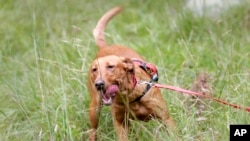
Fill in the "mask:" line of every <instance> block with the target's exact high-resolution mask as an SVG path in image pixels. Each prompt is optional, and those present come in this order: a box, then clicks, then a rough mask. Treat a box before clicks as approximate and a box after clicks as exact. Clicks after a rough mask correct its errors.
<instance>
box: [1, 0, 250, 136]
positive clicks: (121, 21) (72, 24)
mask: <svg viewBox="0 0 250 141" xmlns="http://www.w3.org/2000/svg"><path fill="white" fill-rule="evenodd" d="M182 2H183V1H181V0H179V1H175V0H170V1H167V2H165V1H157V2H155V1H142V0H139V1H132V0H131V1H126V2H125V1H124V2H122V1H120V2H118V1H88V0H83V1H76V0H71V1H67V0H57V1H48V0H45V1H44V0H37V1H33V0H26V1H21V0H20V1H1V2H0V23H1V26H0V37H1V40H0V97H1V99H0V140H6V141H7V140H8V141H15V140H22V141H27V140H68V141H69V140H86V139H87V138H88V136H89V129H90V124H89V117H88V104H89V95H88V93H87V90H86V76H87V70H88V66H89V64H90V63H91V61H92V58H93V56H94V54H95V53H96V46H95V43H94V41H93V37H92V29H93V28H94V26H95V24H96V22H97V20H98V19H99V18H100V16H101V15H102V14H103V13H104V12H106V11H107V10H108V9H110V8H111V7H114V6H116V5H123V6H124V7H125V11H124V12H123V13H121V14H120V15H118V16H117V17H115V18H114V19H113V20H112V22H110V23H109V25H108V27H107V30H106V31H107V36H106V38H107V40H108V42H109V43H110V44H113V43H114V44H123V45H126V46H129V47H130V48H133V49H134V50H136V51H137V52H139V53H140V54H141V55H142V56H144V58H149V59H147V60H148V61H149V62H152V63H154V64H156V65H157V66H158V68H159V72H160V83H166V84H171V85H176V86H181V87H184V88H189V87H190V86H191V84H192V82H193V80H194V79H195V77H196V75H197V74H199V73H200V72H208V73H209V75H210V76H211V80H210V85H211V87H212V91H213V95H214V96H215V97H219V98H221V99H224V100H227V101H230V102H232V103H238V104H240V105H245V106H248V105H250V100H249V99H250V94H249V92H250V59H249V58H250V54H249V53H250V47H249V46H250V35H249V34H250V32H249V31H250V21H249V17H250V14H249V10H250V7H249V6H248V5H249V4H243V5H240V6H236V7H234V8H232V9H230V10H228V11H226V12H225V13H223V14H222V16H221V18H220V19H209V18H205V17H195V16H193V15H192V14H191V13H190V12H188V11H184V10H182V8H181V7H182V4H183V3H182ZM162 92H163V94H164V96H165V100H166V101H167V103H168V107H169V111H170V113H171V116H172V117H173V118H174V120H175V121H176V125H177V128H178V130H179V135H178V136H179V138H180V139H181V140H187V141H188V140H190V141H191V140H208V141H210V140H225V141H226V140H228V139H229V125H230V124H250V120H249V114H248V113H246V112H245V111H241V110H235V109H232V108H230V107H227V106H223V105H220V104H217V103H214V102H213V103H212V104H210V105H207V109H206V110H205V111H204V115H203V116H205V117H206V118H207V120H205V121H202V122H198V121H197V116H196V115H195V112H196V111H197V109H196V108H195V107H189V108H187V107H185V104H184V100H183V98H182V96H181V94H178V93H175V92H170V91H166V90H163V91H162ZM110 119H111V115H110V112H109V108H108V107H104V108H103V111H102V114H101V118H100V126H99V127H100V128H99V129H98V136H99V139H100V140H103V141H107V140H115V139H116V136H115V131H114V128H113V126H112V121H111V120H110ZM131 127H132V128H131V134H130V139H131V140H157V141H158V140H171V139H173V138H172V137H171V136H170V137H169V136H168V135H167V134H166V129H165V128H164V127H162V124H161V123H160V122H159V121H157V120H154V121H151V122H148V123H144V122H137V121H135V122H132V125H131Z"/></svg>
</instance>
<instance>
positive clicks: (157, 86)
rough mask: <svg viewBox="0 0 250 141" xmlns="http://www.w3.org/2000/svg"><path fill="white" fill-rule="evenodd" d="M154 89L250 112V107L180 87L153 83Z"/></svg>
mask: <svg viewBox="0 0 250 141" xmlns="http://www.w3.org/2000/svg"><path fill="white" fill-rule="evenodd" d="M152 87H156V88H164V89H168V90H172V91H177V92H181V93H186V94H189V95H192V96H199V97H205V98H208V99H212V100H214V101H216V102H218V103H221V104H224V105H228V106H230V107H233V108H235V109H241V110H245V111H247V112H250V107H242V106H239V105H237V104H231V103H228V102H226V101H223V100H220V99H218V98H215V97H212V96H209V95H204V94H200V93H197V92H194V91H190V90H185V89H182V88H179V87H175V86H171V85H164V84H158V83H152Z"/></svg>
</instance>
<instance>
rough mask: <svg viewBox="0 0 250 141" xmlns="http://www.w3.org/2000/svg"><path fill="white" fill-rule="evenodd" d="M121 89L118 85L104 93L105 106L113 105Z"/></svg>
mask: <svg viewBox="0 0 250 141" xmlns="http://www.w3.org/2000/svg"><path fill="white" fill-rule="evenodd" d="M118 90H119V88H118V86H117V85H111V86H109V87H108V88H107V90H106V93H102V101H103V104H104V105H111V104H112V102H113V99H114V97H115V95H116V94H117V92H118Z"/></svg>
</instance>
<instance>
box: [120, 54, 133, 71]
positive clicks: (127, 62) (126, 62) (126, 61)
mask: <svg viewBox="0 0 250 141" xmlns="http://www.w3.org/2000/svg"><path fill="white" fill-rule="evenodd" d="M121 59H122V63H123V66H124V69H125V70H126V71H127V72H131V73H134V63H133V61H132V60H131V59H129V58H124V57H121Z"/></svg>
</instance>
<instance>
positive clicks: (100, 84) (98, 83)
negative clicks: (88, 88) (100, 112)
mask: <svg viewBox="0 0 250 141" xmlns="http://www.w3.org/2000/svg"><path fill="white" fill-rule="evenodd" d="M95 87H96V89H97V90H98V91H99V90H102V89H104V87H105V82H104V81H103V80H97V81H95Z"/></svg>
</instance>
